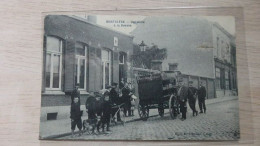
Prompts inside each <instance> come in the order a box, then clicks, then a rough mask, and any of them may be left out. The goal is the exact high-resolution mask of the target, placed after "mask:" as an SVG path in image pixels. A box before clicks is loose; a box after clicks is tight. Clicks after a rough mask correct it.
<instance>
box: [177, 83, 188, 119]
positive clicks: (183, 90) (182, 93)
mask: <svg viewBox="0 0 260 146" xmlns="http://www.w3.org/2000/svg"><path fill="white" fill-rule="evenodd" d="M187 96H188V88H187V87H186V86H185V84H184V82H183V81H180V88H179V90H178V97H179V103H180V111H181V113H182V118H181V120H182V121H184V120H186V112H187Z"/></svg>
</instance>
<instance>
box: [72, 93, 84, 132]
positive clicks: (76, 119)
mask: <svg viewBox="0 0 260 146" xmlns="http://www.w3.org/2000/svg"><path fill="white" fill-rule="evenodd" d="M81 116H82V112H81V111H80V102H79V97H74V98H73V103H71V107H70V119H71V133H72V137H74V130H75V128H76V125H77V127H78V129H79V136H80V135H81V134H82V131H81V129H82V121H81Z"/></svg>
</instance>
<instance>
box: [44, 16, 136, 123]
mask: <svg viewBox="0 0 260 146" xmlns="http://www.w3.org/2000/svg"><path fill="white" fill-rule="evenodd" d="M89 20H92V21H89ZM43 46H44V47H43V73H42V79H43V80H42V100H41V106H42V109H41V120H51V119H59V118H68V117H69V110H70V109H69V106H70V103H71V99H70V97H69V96H70V95H69V93H70V92H71V91H72V90H73V88H74V86H75V84H76V83H78V84H79V90H80V93H81V104H82V108H81V109H85V108H84V104H85V101H86V99H87V98H88V95H89V92H95V91H99V90H101V89H104V88H105V87H106V86H107V85H111V83H113V82H117V83H118V82H121V80H126V79H127V68H128V64H127V60H128V59H127V58H128V57H129V56H130V55H131V54H132V50H133V37H132V36H130V35H126V34H123V33H120V32H117V31H114V30H110V29H108V28H104V27H102V26H99V25H97V24H95V22H94V21H93V19H91V17H90V18H89V19H88V20H87V19H82V18H80V17H76V16H61V15H59V16H57V15H49V16H46V17H45V20H44V44H43ZM83 113H85V112H83Z"/></svg>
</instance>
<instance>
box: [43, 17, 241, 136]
mask: <svg viewBox="0 0 260 146" xmlns="http://www.w3.org/2000/svg"><path fill="white" fill-rule="evenodd" d="M43 21H44V24H43V25H44V30H43V33H42V34H43V36H42V39H43V44H42V47H43V48H42V62H43V63H42V64H43V66H42V93H41V112H40V114H41V115H40V133H39V139H42V140H140V141H142V140H160V141H161V140H163V141H171V140H214V141H216V140H217V141H223V140H239V139H240V127H239V104H238V103H239V102H238V99H239V96H238V82H237V64H236V59H237V58H236V31H235V17H232V16H138V15H89V14H78V15H46V16H45V17H44V20H43Z"/></svg>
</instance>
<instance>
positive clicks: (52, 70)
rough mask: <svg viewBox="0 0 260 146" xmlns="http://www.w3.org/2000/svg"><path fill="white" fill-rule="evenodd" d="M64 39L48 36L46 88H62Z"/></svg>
mask: <svg viewBox="0 0 260 146" xmlns="http://www.w3.org/2000/svg"><path fill="white" fill-rule="evenodd" d="M61 69H62V41H61V40H60V39H58V38H55V37H46V65H45V70H46V72H45V73H46V78H45V88H46V89H48V90H60V89H61Z"/></svg>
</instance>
